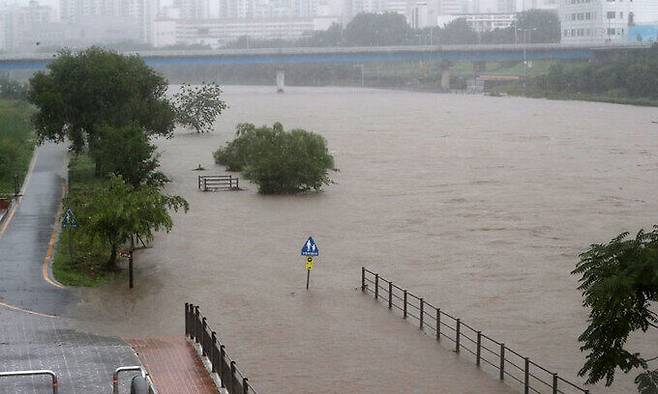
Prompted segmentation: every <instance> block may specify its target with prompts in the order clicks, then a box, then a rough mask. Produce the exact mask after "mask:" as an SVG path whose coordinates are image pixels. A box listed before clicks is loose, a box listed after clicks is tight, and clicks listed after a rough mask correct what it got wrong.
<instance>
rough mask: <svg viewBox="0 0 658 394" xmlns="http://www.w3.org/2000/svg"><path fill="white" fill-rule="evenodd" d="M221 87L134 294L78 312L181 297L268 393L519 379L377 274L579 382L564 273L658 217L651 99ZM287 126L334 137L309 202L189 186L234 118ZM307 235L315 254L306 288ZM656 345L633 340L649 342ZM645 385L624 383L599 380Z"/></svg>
mask: <svg viewBox="0 0 658 394" xmlns="http://www.w3.org/2000/svg"><path fill="white" fill-rule="evenodd" d="M225 98H226V100H227V101H228V102H229V104H230V106H231V108H230V109H229V110H228V111H227V112H226V114H225V115H223V116H222V117H221V120H219V121H218V122H217V125H216V130H215V132H214V133H213V134H209V135H196V134H191V133H189V132H187V131H182V130H181V131H179V132H177V134H176V136H175V138H173V139H171V140H163V141H159V146H160V150H161V152H162V158H161V161H162V168H163V170H164V172H165V173H167V174H168V175H170V176H171V177H172V179H173V183H172V184H171V185H170V187H169V189H170V191H171V192H172V193H176V194H180V195H183V196H184V197H185V198H187V199H188V201H189V202H190V212H189V213H188V214H185V215H183V214H177V215H175V228H174V230H173V231H172V233H170V234H167V235H165V234H162V235H159V236H158V237H157V238H156V240H155V242H154V243H153V248H150V249H146V250H144V251H141V252H139V254H138V256H137V260H136V261H137V262H136V267H137V270H136V275H137V276H136V285H137V288H136V289H135V290H134V291H133V292H128V290H127V289H126V287H127V286H126V284H125V283H115V284H112V285H108V286H105V287H103V288H101V289H95V290H91V291H86V292H85V297H84V302H83V303H82V304H81V305H80V307H79V308H78V309H77V310H76V311H73V312H72V313H73V314H74V315H77V316H78V317H81V318H82V319H83V320H84V322H83V323H81V324H83V325H85V326H89V327H93V328H94V329H95V330H97V331H106V332H108V333H113V334H117V333H118V334H121V335H125V336H128V337H135V336H147V335H178V334H182V333H183V303H184V302H186V301H189V302H193V303H195V304H199V305H200V306H201V310H202V312H204V313H205V314H206V315H207V316H208V320H209V323H210V324H211V326H212V327H214V328H215V330H216V331H217V332H218V333H219V335H220V336H221V338H222V340H223V341H224V342H225V343H226V344H227V348H228V352H229V354H231V356H233V357H234V358H235V359H237V361H238V365H239V366H240V367H241V368H242V369H243V370H244V372H246V374H247V375H248V376H249V377H250V381H251V383H252V384H253V385H254V386H255V387H256V388H259V389H260V391H261V392H265V393H268V392H270V393H291V392H295V393H337V392H341V393H411V392H413V393H467V392H469V393H490V392H491V393H494V392H507V391H509V386H507V385H504V384H500V383H499V382H498V381H497V379H496V378H495V376H494V374H493V373H487V372H481V371H478V370H477V369H476V368H475V366H474V365H473V363H472V361H470V360H469V359H468V358H467V357H464V356H461V357H459V356H456V355H455V354H454V353H453V352H452V351H450V350H449V349H447V347H443V346H440V345H437V344H436V343H435V342H434V341H433V340H432V339H431V338H430V337H427V336H423V335H422V334H420V333H419V330H418V329H416V328H414V326H413V325H412V324H410V323H407V322H404V321H402V320H401V319H400V318H399V317H397V315H393V314H391V313H389V311H388V310H387V309H386V307H385V306H383V305H377V304H375V303H374V302H373V301H372V300H371V299H369V298H367V297H365V296H363V295H362V294H361V293H360V292H359V291H357V290H356V288H357V287H358V286H359V285H360V268H361V266H366V267H368V268H370V269H371V270H373V271H376V272H380V273H381V274H382V275H383V276H385V277H387V278H390V279H392V280H394V281H395V282H397V283H399V284H400V285H401V286H405V287H406V288H408V289H409V290H411V291H413V292H415V293H416V294H419V295H421V296H424V297H425V299H426V300H428V301H429V302H432V303H433V304H435V305H437V306H440V307H441V308H443V309H444V310H445V311H446V312H448V313H451V314H453V315H457V316H459V317H461V318H462V319H463V320H464V321H466V322H468V323H469V324H470V325H472V326H474V327H477V328H480V329H482V330H483V331H484V332H485V333H487V334H489V335H490V336H492V337H493V338H496V339H499V340H501V341H503V342H505V343H506V344H507V345H508V346H510V347H511V348H513V349H515V350H517V351H519V352H521V353H524V354H528V355H529V356H531V358H532V359H533V360H535V361H537V362H538V363H540V364H541V365H543V366H545V367H548V368H549V369H553V370H556V371H557V372H559V373H560V374H561V375H563V376H565V377H568V378H573V379H574V380H576V381H579V380H578V378H575V373H576V372H577V370H578V369H579V368H580V366H581V365H582V362H583V357H584V355H583V354H581V353H580V352H579V350H578V342H577V336H578V335H579V334H580V332H581V331H582V329H583V328H584V327H585V323H586V318H587V315H586V311H585V310H584V309H583V308H582V307H581V298H580V294H579V292H578V291H577V290H576V286H577V278H576V277H574V276H572V275H570V271H571V270H572V269H573V268H574V265H575V264H576V262H577V261H578V254H579V252H580V251H582V250H583V249H585V248H586V247H587V246H588V245H589V244H590V243H593V242H603V241H607V240H609V239H610V238H611V237H613V236H614V235H616V234H618V233H619V232H621V231H625V230H628V231H631V232H634V231H636V230H638V229H639V228H641V227H644V228H649V227H650V226H651V225H652V224H654V223H656V222H658V220H657V219H656V212H657V211H658V200H657V199H656V192H657V191H658V186H657V182H656V181H658V124H653V123H652V121H656V120H658V110H656V109H654V108H640V107H632V106H621V105H611V104H598V103H584V102H575V101H565V102H560V101H546V100H533V99H523V98H491V97H477V96H459V95H442V94H431V93H413V92H399V91H385V90H359V89H348V88H288V89H287V91H286V93H285V94H276V93H275V91H274V88H272V87H227V88H226V95H225ZM275 121H280V122H282V123H283V125H284V126H285V127H286V128H296V127H300V128H305V129H309V130H313V131H317V132H319V133H321V134H322V135H324V136H325V137H326V139H327V141H328V144H329V147H330V150H331V151H332V152H333V154H334V156H335V159H336V165H337V167H338V168H339V169H340V172H337V173H333V174H332V178H333V180H334V181H335V184H333V185H331V186H329V187H327V188H326V190H325V191H324V192H322V193H319V194H310V195H302V196H261V195H258V194H257V193H256V186H255V185H252V184H248V183H247V182H246V181H245V182H244V186H245V187H246V189H247V190H245V191H240V192H217V193H202V192H199V191H198V190H197V184H196V182H197V180H196V177H197V175H199V173H198V172H195V171H192V169H193V168H195V167H197V165H198V164H201V165H203V166H204V167H206V168H208V171H206V172H205V174H221V173H223V168H221V167H219V166H216V165H215V164H214V163H213V161H212V156H211V153H212V152H213V151H214V150H216V149H217V148H218V147H219V146H220V145H222V144H223V143H224V142H225V141H226V140H228V139H230V138H232V136H233V133H234V127H235V125H236V124H237V123H239V122H253V123H256V124H258V125H260V124H270V125H271V124H272V123H273V122H275ZM242 181H243V180H242V179H241V183H240V184H241V186H242V185H243V182H242ZM308 235H313V236H314V237H315V239H316V240H317V242H318V246H319V248H320V250H321V256H320V258H319V260H318V263H317V264H316V267H315V269H314V270H313V273H312V275H311V290H310V291H306V290H305V289H304V286H305V279H306V273H305V270H304V261H303V260H302V259H301V258H300V256H299V249H300V247H301V245H302V242H303V241H304V240H305V239H306V237H308ZM101 311H102V312H101ZM138 315H139V316H138ZM657 342H658V336H656V335H654V336H653V337H649V336H644V337H643V338H639V339H636V340H635V341H634V342H633V346H634V348H635V349H636V350H639V351H645V352H647V353H655V352H656V350H658V347H657V346H656V343H657ZM647 355H653V354H647ZM633 377H634V376H633ZM633 387H634V386H633V384H632V377H623V376H619V379H618V381H616V382H615V386H613V388H612V389H607V390H603V389H602V388H598V387H597V388H595V390H594V391H595V392H615V393H622V392H629V391H632V390H633Z"/></svg>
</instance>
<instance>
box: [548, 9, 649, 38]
mask: <svg viewBox="0 0 658 394" xmlns="http://www.w3.org/2000/svg"><path fill="white" fill-rule="evenodd" d="M641 1H642V0H635V1H630V0H625V1H624V0H560V8H559V9H560V20H561V24H562V42H565V43H569V42H571V43H573V42H601V43H603V42H608V41H626V40H627V37H628V31H629V25H630V24H632V23H634V20H635V6H636V4H638V3H640V2H641ZM645 1H653V0H645Z"/></svg>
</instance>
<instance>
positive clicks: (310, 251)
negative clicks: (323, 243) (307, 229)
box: [302, 237, 320, 256]
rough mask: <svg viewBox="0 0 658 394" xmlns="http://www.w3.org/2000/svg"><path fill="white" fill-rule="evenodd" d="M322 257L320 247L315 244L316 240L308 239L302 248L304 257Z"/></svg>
mask: <svg viewBox="0 0 658 394" xmlns="http://www.w3.org/2000/svg"><path fill="white" fill-rule="evenodd" d="M319 255H320V249H318V245H317V244H316V243H315V240H314V239H313V237H308V239H307V240H306V242H305V243H304V246H302V256H319Z"/></svg>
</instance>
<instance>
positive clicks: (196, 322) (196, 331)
mask: <svg viewBox="0 0 658 394" xmlns="http://www.w3.org/2000/svg"><path fill="white" fill-rule="evenodd" d="M200 323H201V322H200V321H199V306H198V305H195V306H194V340H195V342H196V343H199V331H201V330H200V329H199V325H200Z"/></svg>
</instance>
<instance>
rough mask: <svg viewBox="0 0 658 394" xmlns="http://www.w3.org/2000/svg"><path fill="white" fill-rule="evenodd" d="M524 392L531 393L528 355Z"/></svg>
mask: <svg viewBox="0 0 658 394" xmlns="http://www.w3.org/2000/svg"><path fill="white" fill-rule="evenodd" d="M523 387H524V389H523V392H524V393H525V394H529V393H530V359H529V358H528V357H526V358H525V376H524V379H523Z"/></svg>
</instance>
